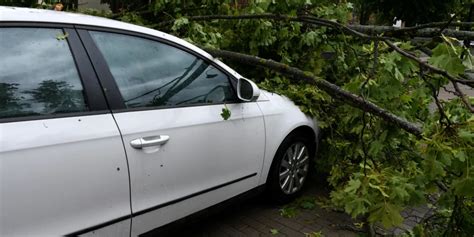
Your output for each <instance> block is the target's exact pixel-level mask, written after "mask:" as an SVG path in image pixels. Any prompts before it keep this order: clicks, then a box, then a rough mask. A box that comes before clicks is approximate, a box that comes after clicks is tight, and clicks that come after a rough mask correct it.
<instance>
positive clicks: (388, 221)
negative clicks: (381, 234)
mask: <svg viewBox="0 0 474 237" xmlns="http://www.w3.org/2000/svg"><path fill="white" fill-rule="evenodd" d="M401 210H402V208H401V207H399V206H395V205H393V204H390V203H386V202H385V203H381V204H379V205H378V207H377V208H376V209H375V211H373V212H372V213H371V214H370V215H369V218H368V220H369V221H370V222H372V223H374V222H377V221H380V222H382V225H383V226H384V227H385V228H390V227H393V226H399V225H400V224H402V222H403V217H402V216H401V215H400V211H401Z"/></svg>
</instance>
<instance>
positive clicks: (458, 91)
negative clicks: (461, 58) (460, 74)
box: [451, 81, 474, 113]
mask: <svg viewBox="0 0 474 237" xmlns="http://www.w3.org/2000/svg"><path fill="white" fill-rule="evenodd" d="M451 83H452V84H453V87H454V90H455V91H456V92H457V94H458V96H459V97H460V98H461V101H462V102H463V103H464V105H465V106H466V108H467V109H468V110H469V111H471V113H474V108H472V105H471V102H469V98H467V96H466V94H464V93H463V92H462V90H461V88H459V86H458V83H457V82H455V81H451Z"/></svg>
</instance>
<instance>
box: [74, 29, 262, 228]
mask: <svg viewBox="0 0 474 237" xmlns="http://www.w3.org/2000/svg"><path fill="white" fill-rule="evenodd" d="M79 34H80V36H81V39H82V40H83V42H84V44H85V45H86V48H87V50H88V52H89V54H90V55H91V56H92V57H91V58H92V61H93V62H94V65H96V69H98V74H99V77H100V79H101V81H102V84H104V85H108V92H107V96H108V99H109V103H110V104H111V105H112V106H114V108H113V109H114V110H113V114H114V117H115V119H116V121H117V124H118V126H119V128H120V131H121V133H122V136H123V140H124V145H125V149H126V151H127V156H128V160H129V164H130V178H131V190H132V192H131V193H132V212H133V221H132V222H133V225H132V235H138V234H142V233H144V232H147V231H150V230H152V229H154V228H155V227H157V226H160V225H163V224H166V223H168V222H170V221H173V220H176V219H178V218H181V217H183V216H186V215H188V214H191V213H193V212H195V211H198V210H201V209H203V208H206V207H208V206H210V205H213V204H216V203H218V202H221V201H223V200H225V199H228V198H230V197H232V196H234V195H237V194H239V193H242V192H244V191H247V190H249V189H251V188H253V187H255V186H256V185H257V181H258V178H259V176H258V174H259V173H260V170H261V167H262V162H263V152H264V144H265V137H264V136H265V135H264V123H263V116H262V113H261V111H260V109H259V107H258V105H257V104H256V103H254V102H250V103H241V102H239V101H238V100H237V97H236V93H235V91H234V88H233V86H232V83H231V81H230V80H231V78H230V76H229V75H228V74H227V73H226V72H225V71H224V70H222V69H220V68H219V67H218V66H217V65H214V64H213V63H212V62H210V61H209V60H206V59H204V58H202V57H200V56H199V55H197V54H196V53H193V52H192V51H189V50H187V49H185V48H183V47H182V46H179V45H177V44H174V43H173V42H166V41H163V40H162V39H157V38H154V37H151V36H145V35H138V34H132V33H130V32H116V31H112V32H104V31H103V29H97V30H90V31H87V30H85V29H84V30H79ZM226 110H229V111H230V112H231V115H230V118H229V119H228V120H225V119H224V118H223V116H221V113H222V112H223V111H226ZM224 117H225V116H224Z"/></svg>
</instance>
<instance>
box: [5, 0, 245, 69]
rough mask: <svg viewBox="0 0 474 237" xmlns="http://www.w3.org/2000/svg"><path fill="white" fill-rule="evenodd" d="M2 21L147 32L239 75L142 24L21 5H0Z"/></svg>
mask: <svg viewBox="0 0 474 237" xmlns="http://www.w3.org/2000/svg"><path fill="white" fill-rule="evenodd" d="M2 22H37V23H58V24H73V25H86V26H96V27H106V28H112V29H119V30H126V31H133V32H137V33H142V34H147V35H151V36H155V37H159V38H162V39H165V40H168V41H171V42H174V43H178V44H180V45H182V46H184V47H186V48H189V49H191V50H193V51H194V52H197V53H199V54H201V55H202V56H203V57H206V58H208V59H210V60H212V61H214V62H215V63H217V64H218V65H220V66H222V67H224V68H225V69H226V70H227V71H229V72H230V73H232V74H233V75H234V76H236V77H237V78H238V77H241V76H240V74H238V73H237V72H235V71H234V70H232V69H231V68H230V67H228V66H227V65H225V64H224V63H222V62H221V61H219V60H217V59H214V58H213V57H212V56H211V55H210V54H208V53H207V52H206V51H204V50H202V49H200V48H198V47H196V46H195V45H193V44H190V43H188V42H186V41H184V40H182V39H180V38H178V37H175V36H172V35H170V34H166V33H164V32H161V31H158V30H154V29H150V28H146V27H143V26H138V25H133V24H130V23H125V22H121V21H117V20H112V19H107V18H103V17H97V16H90V15H85V14H80V13H71V12H61V11H53V10H44V9H36V8H23V7H7V6H0V23H2Z"/></svg>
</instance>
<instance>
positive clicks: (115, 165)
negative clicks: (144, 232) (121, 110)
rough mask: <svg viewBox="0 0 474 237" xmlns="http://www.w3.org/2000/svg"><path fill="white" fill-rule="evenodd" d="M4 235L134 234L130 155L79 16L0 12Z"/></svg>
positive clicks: (0, 210) (0, 221)
mask: <svg viewBox="0 0 474 237" xmlns="http://www.w3.org/2000/svg"><path fill="white" fill-rule="evenodd" d="M0 52H1V53H0V54H1V57H0V65H1V66H0V236H25V235H35V236H36V235H38V236H58V235H76V234H83V233H87V232H90V231H93V230H96V229H98V228H103V227H104V226H108V227H106V228H103V229H102V232H100V231H99V232H93V233H92V234H94V233H95V234H104V233H108V234H111V236H129V233H130V214H131V210H130V193H129V176H128V167H127V160H126V157H125V152H124V149H123V144H122V140H121V137H120V133H119V130H118V129H117V126H116V124H115V121H114V119H113V117H112V115H111V113H110V112H109V110H108V108H107V106H106V102H105V99H104V96H103V93H102V91H101V89H100V87H99V83H98V80H97V78H96V76H95V74H94V71H93V69H92V65H91V64H90V62H89V61H88V58H87V55H86V53H85V50H84V49H83V48H82V45H81V43H80V41H79V38H78V36H77V34H76V32H75V30H73V28H72V26H67V25H64V26H60V25H53V24H29V23H1V22H0Z"/></svg>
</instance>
